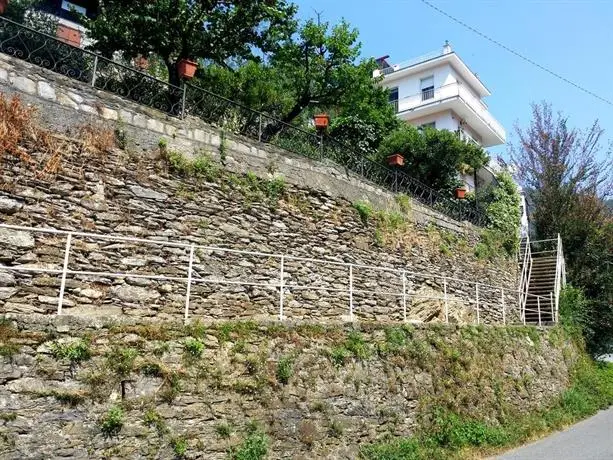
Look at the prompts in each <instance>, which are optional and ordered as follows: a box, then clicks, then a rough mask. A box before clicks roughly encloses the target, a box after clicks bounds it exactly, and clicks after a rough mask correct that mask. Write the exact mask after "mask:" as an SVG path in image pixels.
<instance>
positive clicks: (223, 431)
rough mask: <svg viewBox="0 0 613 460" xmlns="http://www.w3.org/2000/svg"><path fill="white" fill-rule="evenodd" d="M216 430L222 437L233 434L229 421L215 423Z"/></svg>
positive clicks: (226, 437)
mask: <svg viewBox="0 0 613 460" xmlns="http://www.w3.org/2000/svg"><path fill="white" fill-rule="evenodd" d="M215 432H216V433H217V436H219V437H220V438H222V439H228V438H229V437H230V436H232V426H230V425H229V424H228V423H219V424H217V425H215Z"/></svg>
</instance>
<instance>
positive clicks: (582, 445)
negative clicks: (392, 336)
mask: <svg viewBox="0 0 613 460" xmlns="http://www.w3.org/2000/svg"><path fill="white" fill-rule="evenodd" d="M496 458H497V459H498V460H548V459H552V460H613V408H609V409H607V410H605V411H601V412H599V413H598V414H596V415H595V416H594V417H591V418H589V419H587V420H584V421H582V422H579V423H577V424H576V425H573V426H571V427H569V428H568V429H566V430H565V431H561V432H559V433H556V434H553V435H551V436H549V437H547V438H544V439H541V440H540V441H537V442H535V443H533V444H528V445H527V446H524V447H520V448H519V449H515V450H512V451H510V452H507V453H506V454H504V455H501V456H499V457H496Z"/></svg>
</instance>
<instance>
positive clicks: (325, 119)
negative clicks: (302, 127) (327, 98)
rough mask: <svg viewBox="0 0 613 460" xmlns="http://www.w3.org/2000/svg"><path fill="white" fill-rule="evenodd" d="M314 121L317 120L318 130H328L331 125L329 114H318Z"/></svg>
mask: <svg viewBox="0 0 613 460" xmlns="http://www.w3.org/2000/svg"><path fill="white" fill-rule="evenodd" d="M313 119H314V120H315V127H316V128H317V129H326V128H327V127H328V125H329V124H330V117H329V116H328V114H327V113H318V114H317V115H315V116H314V117H313Z"/></svg>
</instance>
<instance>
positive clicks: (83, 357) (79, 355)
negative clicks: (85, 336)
mask: <svg viewBox="0 0 613 460" xmlns="http://www.w3.org/2000/svg"><path fill="white" fill-rule="evenodd" d="M51 354H52V355H53V357H54V358H55V359H66V360H68V361H70V362H71V363H74V364H77V363H80V362H82V361H87V360H88V359H90V358H91V356H92V352H91V350H90V344H89V341H87V340H82V339H81V340H77V341H76V342H71V343H58V342H56V343H53V344H51Z"/></svg>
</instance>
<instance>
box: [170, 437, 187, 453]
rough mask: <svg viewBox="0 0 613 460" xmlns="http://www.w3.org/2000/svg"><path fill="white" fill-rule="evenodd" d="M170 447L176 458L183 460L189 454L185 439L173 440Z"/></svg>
mask: <svg viewBox="0 0 613 460" xmlns="http://www.w3.org/2000/svg"><path fill="white" fill-rule="evenodd" d="M170 447H172V450H173V452H174V453H175V456H176V458H183V457H185V454H186V453H187V440H186V439H185V438H172V439H171V440H170Z"/></svg>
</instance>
